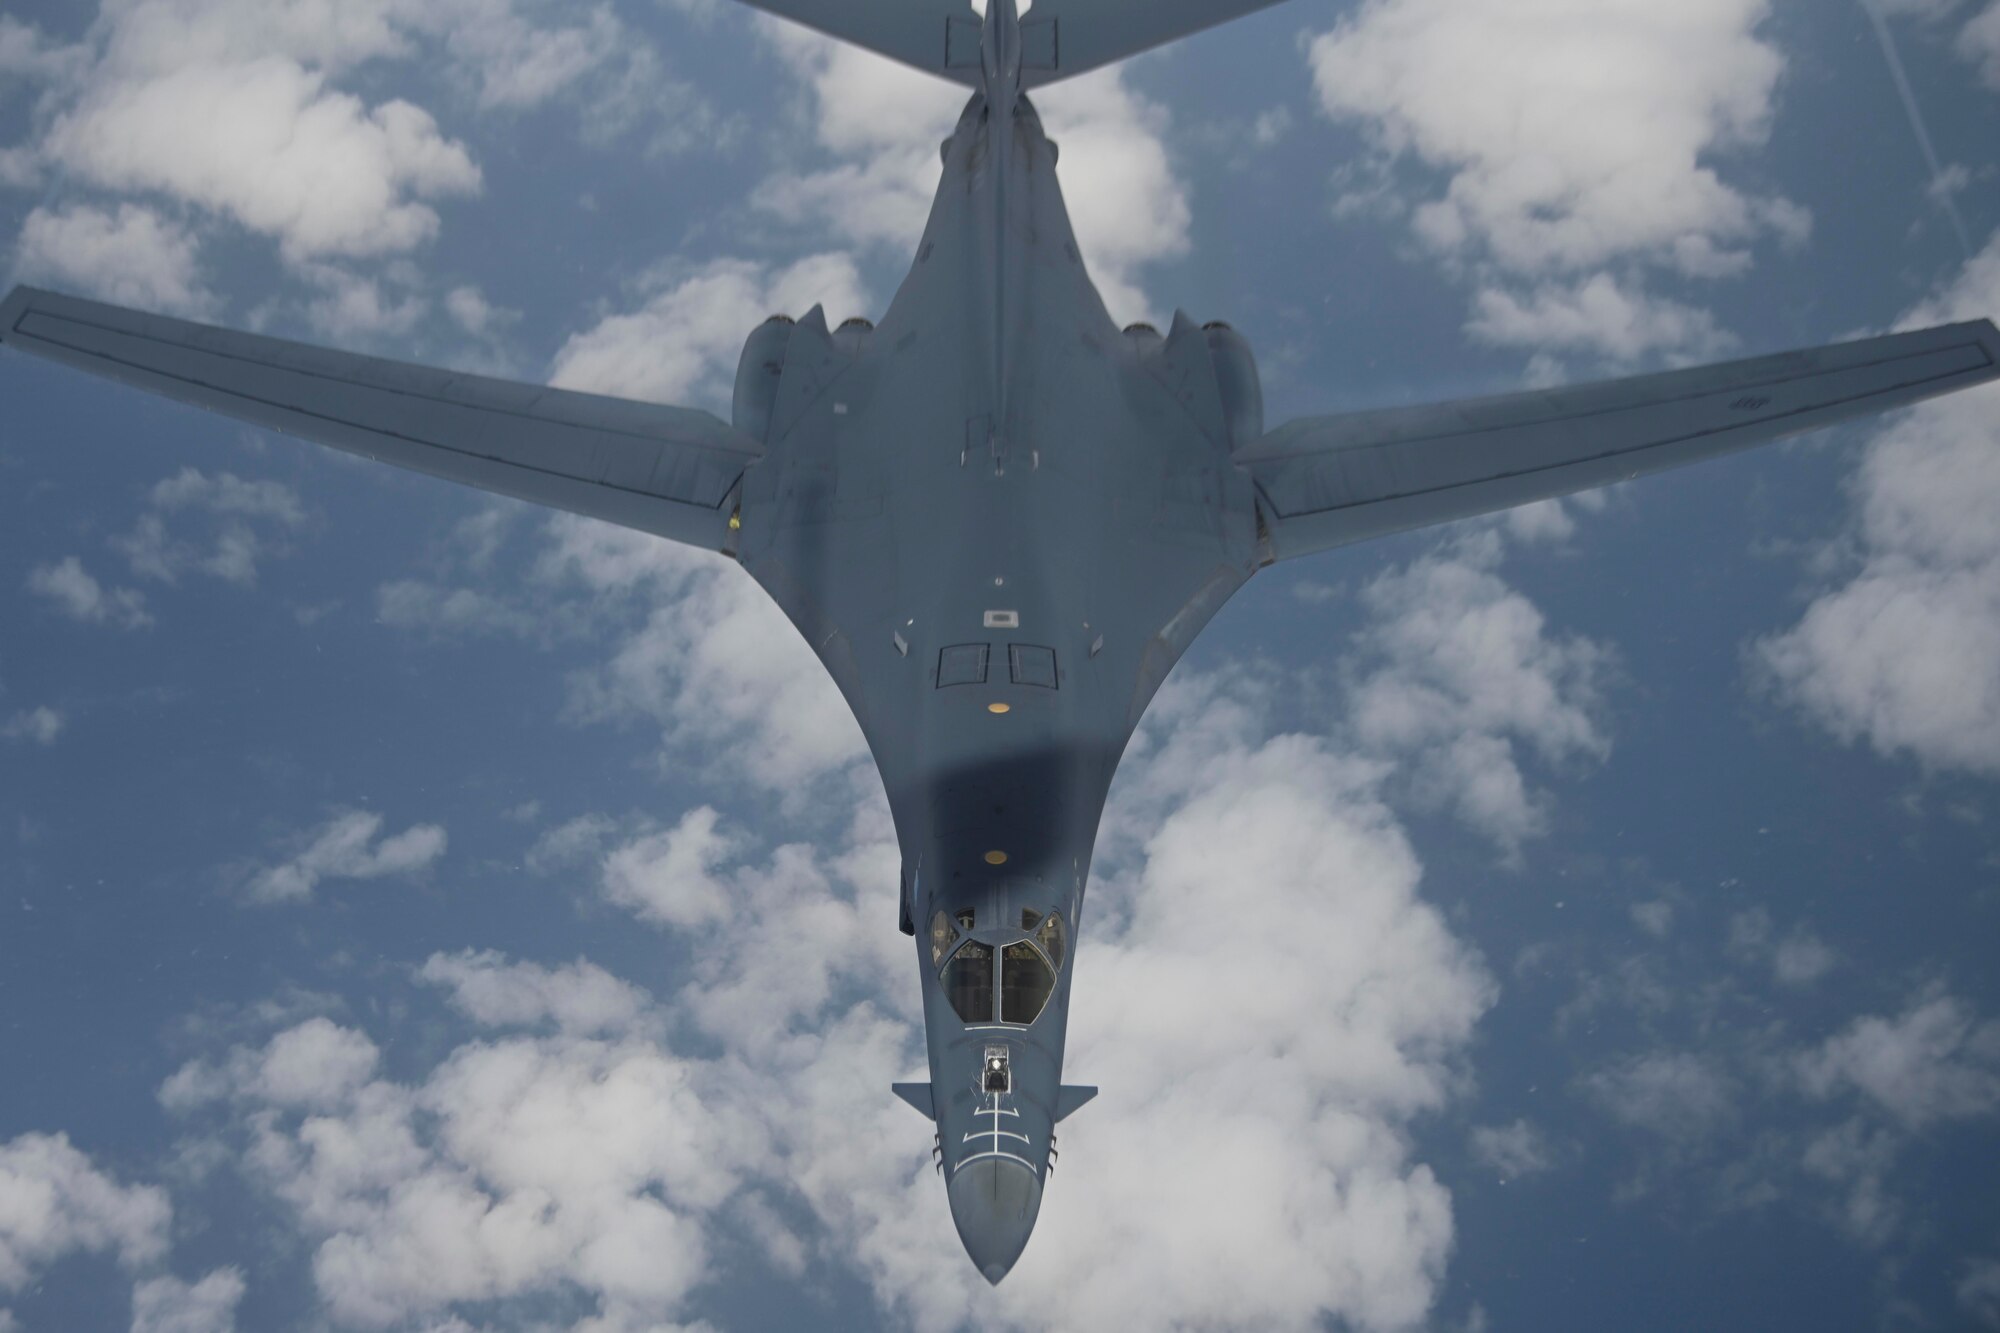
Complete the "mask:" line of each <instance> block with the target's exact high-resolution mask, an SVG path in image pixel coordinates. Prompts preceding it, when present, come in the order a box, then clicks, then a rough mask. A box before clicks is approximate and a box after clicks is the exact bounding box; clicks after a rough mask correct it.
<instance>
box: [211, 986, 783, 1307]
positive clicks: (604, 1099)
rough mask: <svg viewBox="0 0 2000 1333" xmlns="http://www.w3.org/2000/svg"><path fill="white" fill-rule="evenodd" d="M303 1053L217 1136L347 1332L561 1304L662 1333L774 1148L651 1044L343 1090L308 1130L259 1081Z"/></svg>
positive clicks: (257, 1071) (247, 1094)
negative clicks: (728, 1210)
mask: <svg viewBox="0 0 2000 1333" xmlns="http://www.w3.org/2000/svg"><path fill="white" fill-rule="evenodd" d="M488 970H489V972H492V973H496V974H497V973H498V972H500V971H504V965H503V964H501V963H499V962H498V961H497V960H494V962H493V965H492V967H491V968H489V969H488ZM336 1031H337V1032H338V1033H339V1034H340V1035H341V1037H342V1039H343V1040H344V1041H345V1042H346V1043H347V1044H348V1045H351V1046H354V1047H357V1048H358V1047H360V1046H363V1045H368V1046H371V1047H372V1043H369V1041H368V1038H367V1037H366V1036H365V1035H364V1034H361V1033H359V1032H355V1031H352V1030H346V1029H337V1030H336ZM291 1036H292V1033H291V1032H285V1033H280V1034H279V1035H278V1036H277V1038H275V1039H274V1040H273V1042H272V1043H270V1044H269V1045H267V1046H266V1047H265V1048H263V1049H262V1050H261V1051H260V1050H256V1049H250V1048H238V1049H237V1050H236V1051H234V1052H232V1054H231V1056H230V1057H229V1059H228V1060H226V1061H225V1062H224V1063H223V1066H222V1071H223V1072H222V1074H221V1076H220V1077H219V1079H216V1081H218V1082H219V1083H220V1085H221V1090H222V1092H223V1093H224V1094H225V1095H226V1097H227V1100H226V1101H225V1102H224V1106H225V1107H226V1108H228V1109H229V1118H227V1119H225V1120H224V1121H223V1122H222V1124H223V1126H224V1132H226V1133H230V1134H233V1135H236V1136H239V1137H240V1139H241V1141H242V1143H243V1145H244V1147H243V1155H242V1159H241V1160H242V1166H243V1169H244V1170H245V1172H246V1173H247V1174H248V1175H249V1177H250V1178H251V1179H252V1180H253V1181H255V1182H257V1183H258V1184H259V1185H260V1186H262V1187H263V1188H265V1189H267V1190H269V1191H270V1192H271V1193H272V1194H273V1195H274V1196H275V1197H276V1198H278V1199H279V1200H280V1201H282V1202H283V1203H284V1204H285V1205H287V1207H288V1208H289V1209H290V1210H291V1212H292V1214H293V1216H294V1217H295V1219H296V1221H297V1225H298V1227H299V1229H300V1231H301V1232H302V1233H303V1234H304V1236H305V1237H306V1238H307V1240H308V1242H309V1243H310V1244H311V1245H312V1246H313V1263H312V1272H313V1281H314V1285H315V1287H316V1289H317V1290H318V1292H319V1295H320V1298H321V1300H322V1301H323V1302H324V1303H325V1307H326V1310H327V1313H328V1314H329V1315H330V1316H331V1317H332V1318H333V1320H334V1321H335V1322H336V1323H339V1324H342V1325H347V1326H359V1327H364V1328H365V1327H383V1326H388V1325H402V1324H406V1323H409V1322H411V1321H413V1320H417V1319H422V1318H425V1317H427V1316H445V1315H446V1314H447V1313H448V1310H449V1307H450V1306H452V1305H453V1304H455V1303H460V1302H467V1303H470V1302H486V1301H497V1300H505V1299H507V1298H509V1297H513V1296H517V1295H521V1294H523V1293H530V1292H541V1291H548V1290H552V1289H559V1288H561V1287H564V1286H567V1287H569V1288H571V1289H580V1290H581V1291H583V1292H585V1293H587V1294H588V1295H590V1296H592V1297H593V1298H594V1299H595V1301H596V1302H597V1304H598V1307H599V1311H600V1314H601V1315H603V1317H604V1318H605V1321H606V1322H605V1325H604V1326H605V1327H611V1328H625V1327H633V1328H637V1327H641V1326H644V1327H652V1326H654V1325H655V1324H656V1323H657V1322H658V1321H660V1320H663V1319H667V1318H670V1317H671V1316H672V1315H673V1313H674V1312H675V1311H676V1309H677V1308H678V1307H679V1306H680V1304H681V1303H682V1302H684V1300H685V1299H686V1297H687V1295H688V1293H689V1292H690V1291H691V1290H692V1289H693V1288H695V1287H696V1286H697V1285H698V1284H699V1283H701V1282H702V1281H703V1280H705V1279H706V1278H707V1277H708V1276H709V1275H710V1269H709V1266H708V1254H709V1251H708V1244H707V1240H706V1237H705V1234H704V1227H703V1223H704V1219H705V1218H706V1217H707V1215H708V1214H709V1213H711V1212H712V1211H713V1210H714V1209H715V1208H716V1207H718V1206H719V1205H720V1204H721V1203H723V1202H724V1201H725V1200H726V1199H727V1198H728V1197H729V1195H730V1194H731V1192H732V1191H733V1190H734V1188H735V1187H736V1185H737V1183H738V1180H739V1179H740V1176H741V1171H742V1165H741V1164H742V1162H743V1160H744V1159H745V1157H746V1155H751V1154H754V1152H755V1151H756V1146H757V1144H758V1141H759V1137H760V1134H761V1130H760V1128H759V1126H758V1124H757V1121H756V1117H755V1116H754V1114H749V1115H746V1114H741V1113H740V1110H738V1111H737V1113H732V1110H731V1108H732V1103H731V1101H730V1099H729V1098H728V1096H727V1087H726V1084H725V1083H723V1082H722V1080H721V1079H720V1078H719V1077H718V1075H717V1073H716V1071H714V1070H713V1069H711V1068H710V1067H706V1066H703V1065H702V1064H700V1063H699V1062H690V1061H686V1060H683V1059H681V1058H679V1057H677V1056H675V1055H673V1054H672V1053H671V1052H669V1051H667V1050H666V1049H664V1048H663V1047H660V1046H659V1045H657V1044H655V1043H652V1042H649V1041H642V1040H638V1039H626V1040H621V1041H616V1042H605V1041H592V1040H584V1039H581V1038H576V1037H570V1036H563V1037H551V1038H545V1039H534V1038H527V1037H521V1036H503V1037H499V1038H496V1039H493V1040H485V1041H475V1042H470V1043H467V1044H465V1045H462V1046H460V1047H458V1048H457V1049H456V1050H454V1051H452V1052H451V1053H450V1054H449V1055H448V1056H447V1057H446V1058H445V1060H444V1061H443V1062H442V1063H440V1064H438V1065H437V1066H436V1067H435V1068H433V1069H432V1070H431V1071H430V1072H429V1073H428V1075H426V1076H425V1077H424V1078H423V1079H422V1081H420V1082H417V1083H399V1082H394V1081H391V1080H388V1079H382V1078H376V1079H373V1080H371V1081H367V1082H365V1083H361V1084H360V1085H359V1086H355V1085H354V1084H353V1083H352V1081H350V1082H349V1083H348V1084H347V1086H346V1087H345V1089H344V1093H343V1100H342V1102H341V1103H340V1104H339V1105H338V1106H327V1105H324V1104H321V1105H318V1106H315V1107H313V1108H311V1110H312V1113H311V1114H300V1108H299V1107H298V1106H297V1105H296V1104H293V1103H286V1102H283V1101H279V1100H276V1099H273V1098H272V1097H270V1095H269V1090H270V1088H271V1087H273V1086H274V1084H275V1082H276V1080H275V1079H274V1078H273V1076H272V1075H271V1074H270V1072H269V1071H268V1069H267V1068H266V1065H267V1064H268V1061H269V1060H270V1059H271V1058H272V1055H273V1054H274V1052H276V1051H277V1050H278V1049H279V1048H280V1044H281V1043H283V1042H285V1041H286V1040H287V1039H288V1038H289V1037H291ZM315 1040H317V1039H315ZM183 1072H184V1073H185V1072H186V1071H183ZM180 1077H181V1076H180V1075H177V1076H176V1078H180ZM198 1077H199V1078H201V1079H211V1078H215V1076H214V1075H213V1074H211V1073H209V1072H205V1071H204V1072H202V1073H201V1074H199V1075H198ZM183 1109H186V1108H185V1106H184V1107H183ZM445 1326H446V1327H449V1326H451V1325H450V1324H449V1323H447V1324H446V1325H445Z"/></svg>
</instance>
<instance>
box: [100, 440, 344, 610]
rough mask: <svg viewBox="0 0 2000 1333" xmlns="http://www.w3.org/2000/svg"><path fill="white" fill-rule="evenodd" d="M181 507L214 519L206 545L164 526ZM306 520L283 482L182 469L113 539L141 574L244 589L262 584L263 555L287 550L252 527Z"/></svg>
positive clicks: (164, 482) (291, 525)
mask: <svg viewBox="0 0 2000 1333" xmlns="http://www.w3.org/2000/svg"><path fill="white" fill-rule="evenodd" d="M182 510H193V511H196V512H198V513H201V514H205V515H207V516H208V517H209V519H210V522H209V524H208V527H209V531H208V533H207V536H208V538H209V541H208V549H207V550H203V549H202V548H201V546H200V545H197V544H195V543H191V542H186V541H181V540H179V539H177V538H176V537H174V536H173V535H172V534H171V533H170V532H169V531H168V530H167V522H166V518H165V515H167V514H171V513H175V512H178V511H182ZM304 522H305V510H304V508H303V507H302V506H301V505H300V503H299V497H298V493H297V492H296V491H294V490H293V489H292V488H291V487H289V486H286V485H284V484H283V483H281V482H276V481H244V480H243V479H242V478H240V477H238V476H236V475H235V474H234V473H231V472H222V473H217V474H216V475H215V476H213V477H210V476H207V475H204V474H203V473H202V472H200V471H199V470H197V469H195V468H191V467H184V468H182V469H181V470H180V471H179V472H178V473H176V474H175V475H174V476H171V477H168V478H165V479H164V480H162V481H160V482H159V483H158V484H156V485H155V486H154V487H153V490H152V495H151V504H150V506H149V509H148V511H147V512H146V513H143V514H141V515H140V516H139V518H138V521H137V522H135V523H134V524H133V527H132V531H130V532H129V533H126V534H125V535H123V536H122V537H116V538H113V539H112V543H111V544H112V545H113V546H114V547H115V548H116V549H117V550H118V551H119V552H120V553H121V554H123V555H124V556H125V558H126V560H127V561H129V562H130V564H131V566H132V572H133V573H134V574H136V575H138V576H140V577H141V578H150V579H157V580H159V581H160V582H162V583H168V584H173V583H178V582H179V581H180V577H181V575H183V574H186V573H189V572H191V571H199V572H200V573H203V574H207V575H210V576H211V577H213V578H218V579H221V580H222V581H223V582H225V583H233V584H236V585H237V586H238V587H245V588H247V587H250V586H252V585H254V584H255V583H256V582H257V562H258V560H260V559H261V558H263V557H264V556H265V555H268V554H271V553H272V552H273V551H276V550H282V549H283V548H282V546H281V545H279V544H277V543H274V542H273V541H272V540H271V539H270V538H269V537H268V536H266V535H264V534H263V533H260V531H259V529H258V527H257V526H254V525H259V524H261V525H268V526H275V527H279V528H297V527H299V526H300V525H302V524H303V523H304Z"/></svg>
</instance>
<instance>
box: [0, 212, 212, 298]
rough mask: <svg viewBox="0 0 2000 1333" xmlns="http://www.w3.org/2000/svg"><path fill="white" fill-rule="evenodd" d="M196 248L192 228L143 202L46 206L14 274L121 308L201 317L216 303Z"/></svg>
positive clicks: (25, 238) (28, 226)
mask: <svg viewBox="0 0 2000 1333" xmlns="http://www.w3.org/2000/svg"><path fill="white" fill-rule="evenodd" d="M198 249H199V247H198V246H197V244H196V242H195V239H194V237H193V236H192V235H190V234H189V233H188V231H187V229H186V228H184V227H182V226H180V225H179V224H177V223H174V222H171V221H169V220H168V219H166V218H164V217H162V216H161V215H160V214H159V213H157V212H155V211H154V210H153V209H150V208H142V207H140V206H139V205H137V204H120V205H119V206H118V210H117V212H116V213H112V212H108V211H106V210H104V209H100V208H91V207H89V206H87V205H76V204H73V205H70V206H68V207H66V208H59V209H51V208H46V207H44V208H37V209H35V210H34V211H33V212H32V213H30V214H28V218H27V221H26V222H24V223H22V224H21V239H20V242H19V244H18V247H17V249H16V251H15V255H16V259H15V272H16V274H17V276H18V277H20V278H21V279H22V280H23V281H29V282H49V283H53V284H54V285H56V286H59V287H62V288H64V289H65V290H68V291H75V292H82V293H85V294H87V295H91V296H97V297H101V298H103V299H104V300H107V301H114V302H117V303H118V304H120V305H133V306H138V307H140V308H142V309H145V310H158V311H165V312H167V313H169V314H176V315H203V314H206V313H208V312H209V311H210V310H212V309H213V308H214V305H215V302H214V298H213V297H212V296H211V295H210V294H209V293H208V291H207V290H206V289H205V288H204V287H203V286H202V284H201V273H200V263H199V260H198V257H197V251H198Z"/></svg>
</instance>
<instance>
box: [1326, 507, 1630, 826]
mask: <svg viewBox="0 0 2000 1333" xmlns="http://www.w3.org/2000/svg"><path fill="white" fill-rule="evenodd" d="M1500 551H1501V546H1500V541H1499V537H1498V535H1497V534H1496V533H1494V532H1492V531H1490V530H1486V531H1481V532H1478V533H1475V534H1473V535H1471V536H1468V537H1464V538H1461V539H1459V540H1457V541H1456V542H1454V543H1452V544H1451V545H1449V546H1447V547H1444V548H1442V549H1441V550H1439V551H1437V552H1435V553H1433V554H1430V555H1426V556H1424V557H1422V558H1420V559H1418V560H1416V561H1414V562H1413V563H1411V564H1410V565H1409V566H1407V567H1405V568H1401V569H1395V570H1391V571H1389V572H1388V573H1385V574H1383V575H1381V576H1379V577H1378V578H1377V579H1376V580H1375V581H1374V582H1372V583H1371V584H1369V585H1368V587H1367V588H1365V589H1364V590H1363V592H1362V597H1361V600H1362V603H1363V605H1365V606H1366V607H1367V608H1368V610H1369V612H1370V616H1371V619H1370V622H1369V624H1368V625H1367V627H1366V628H1364V629H1363V630H1362V631H1360V633H1359V634H1358V635H1357V636H1356V643H1357V647H1358V649H1359V652H1358V654H1357V659H1356V660H1357V665H1356V666H1354V667H1353V668H1352V669H1351V678H1350V680H1349V682H1348V701H1349V707H1350V712H1351V723H1352V726H1353V729H1354V734H1355V736H1356V738H1357V740H1358V741H1359V743H1360V744H1361V746H1362V747H1363V748H1364V749H1365V750H1367V751H1368V752H1370V753H1373V754H1379V755H1383V756H1387V757H1393V758H1397V759H1404V760H1407V761H1408V762H1409V763H1410V765H1411V772H1412V782H1413V790H1414V793H1415V795H1416V796H1417V798H1418V799H1419V800H1421V801H1423V802H1425V803H1426V804H1429V805H1433V806H1438V807H1443V808H1447V809H1450V810H1452V811H1453V812H1454V813H1455V814H1457V815H1458V816H1459V817H1460V818H1461V819H1463V820H1464V821H1465V822H1466V823H1468V824H1470V825H1471V826H1472V827H1474V828H1476V829H1478V830H1479V831H1480V832H1482V833H1484V834H1486V835H1487V836H1488V837H1490V838H1492V839H1493V840H1494V841H1495V842H1496V843H1498V844H1499V845H1500V847H1501V848H1502V849H1503V850H1504V851H1506V852H1508V853H1510V854H1511V853H1512V852H1513V851H1514V850H1515V849H1516V848H1518V846H1519V844H1520V843H1521V841H1522V840H1523V839H1526V838H1530V837H1534V836H1536V835H1538V834H1540V833H1541V832H1543V831H1544V830H1545V829H1546V827H1547V820H1548V810H1547V799H1546V798H1545V797H1544V796H1542V795H1540V794H1539V793H1537V792H1535V791H1533V790H1532V789H1531V788H1530V787H1529V785H1528V781H1527V779H1526V777H1525V775H1524V774H1523V773H1522V771H1521V767H1520V760H1519V756H1518V755H1517V752H1516V745H1517V743H1518V744H1521V745H1525V746H1527V747H1528V748H1529V749H1531V750H1533V751H1534V752H1535V753H1536V754H1537V755H1538V756H1539V757H1540V758H1541V759H1542V761H1543V762H1545V763H1550V764H1559V763H1564V762H1568V761H1572V760H1578V759H1602V758H1603V757H1604V756H1605V755H1607V754H1608V753H1609V752H1610V748H1611V742H1610V739H1609V738H1608V737H1607V736H1606V734H1605V730H1604V718H1603V714H1604V704H1603V697H1602V694H1603V678H1604V676H1605V674H1606V670H1607V667H1608V664H1609V654H1608V651H1607V650H1606V649H1605V648H1604V647H1603V646H1601V645H1599V644H1597V643H1594V642H1592V641H1591V640H1589V639H1586V638H1582V637H1569V638H1556V637H1553V636H1551V635H1550V634H1549V633H1548V632H1547V626H1546V623H1545V621H1544V619H1543V617H1542V614H1541V612H1540V611H1539V610H1537V609H1536V608H1535V606H1534V604H1533V603H1532V602H1530V601H1529V600H1528V599H1527V598H1526V597H1524V596H1522V595H1521V594H1520V593H1519V592H1517V591H1515V590H1514V589H1512V588H1510V587H1509V586H1508V585H1507V584H1506V583H1505V582H1504V581H1503V580H1502V579H1501V578H1500V577H1499V576H1498V574H1496V573H1495V572H1494V570H1495V567H1496V566H1497V565H1498V563H1499V559H1500Z"/></svg>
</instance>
